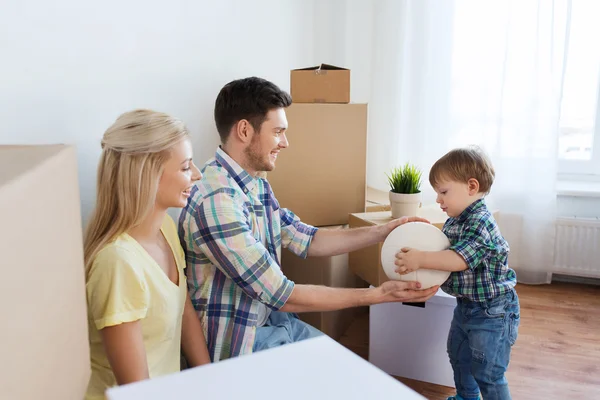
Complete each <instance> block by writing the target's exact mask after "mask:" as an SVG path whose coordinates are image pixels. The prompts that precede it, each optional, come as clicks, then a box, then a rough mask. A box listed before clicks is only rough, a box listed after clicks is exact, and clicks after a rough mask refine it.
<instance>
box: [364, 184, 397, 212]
mask: <svg viewBox="0 0 600 400" xmlns="http://www.w3.org/2000/svg"><path fill="white" fill-rule="evenodd" d="M365 208H366V209H365V211H366V212H377V211H390V210H391V209H392V207H391V206H390V196H389V193H388V192H384V191H383V190H377V189H374V188H372V187H367V203H366V204H365Z"/></svg>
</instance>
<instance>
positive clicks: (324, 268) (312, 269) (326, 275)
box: [281, 226, 362, 340]
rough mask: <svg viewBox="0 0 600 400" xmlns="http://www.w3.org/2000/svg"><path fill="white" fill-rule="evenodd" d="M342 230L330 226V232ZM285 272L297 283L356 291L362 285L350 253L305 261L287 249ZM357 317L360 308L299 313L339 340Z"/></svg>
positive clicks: (284, 257) (282, 258)
mask: <svg viewBox="0 0 600 400" xmlns="http://www.w3.org/2000/svg"><path fill="white" fill-rule="evenodd" d="M342 228H343V227H341V226H339V227H331V228H330V227H328V228H327V229H342ZM281 269H282V271H283V273H284V274H285V276H287V277H288V278H289V279H291V280H292V281H294V282H295V283H297V284H307V285H324V286H329V287H341V288H354V287H357V286H360V285H361V284H362V282H360V281H359V280H358V279H357V277H356V275H354V274H353V273H352V272H351V271H350V269H349V268H348V254H342V255H339V256H333V257H308V258H306V259H303V258H300V257H298V256H296V255H295V254H293V253H292V252H290V251H288V250H286V249H283V250H282V254H281ZM355 315H356V309H353V308H349V309H345V310H339V311H330V312H312V313H300V314H299V316H300V319H301V320H303V321H305V322H306V323H308V324H310V325H312V326H314V327H315V328H317V329H319V330H320V331H321V332H323V333H325V334H326V335H328V336H330V337H331V338H333V339H335V340H339V339H340V338H341V337H342V335H343V334H344V333H345V332H346V330H347V329H348V327H349V326H350V324H351V323H352V321H353V320H354V316H355Z"/></svg>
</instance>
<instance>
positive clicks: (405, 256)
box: [396, 220, 495, 274]
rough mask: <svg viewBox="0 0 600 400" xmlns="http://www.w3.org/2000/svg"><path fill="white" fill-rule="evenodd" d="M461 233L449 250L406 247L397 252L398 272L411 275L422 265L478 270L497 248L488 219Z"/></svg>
mask: <svg viewBox="0 0 600 400" xmlns="http://www.w3.org/2000/svg"><path fill="white" fill-rule="evenodd" d="M461 236H462V237H461V239H460V240H458V241H457V242H456V243H454V244H453V245H452V246H450V248H449V249H448V250H443V251H419V250H415V249H410V248H404V249H402V250H401V251H400V252H399V253H398V254H397V255H396V265H397V269H396V272H398V273H399V274H407V273H410V272H412V271H415V270H417V269H419V268H427V269H437V270H441V271H450V272H457V271H464V270H467V269H474V268H476V267H477V266H478V265H480V263H481V262H482V261H483V259H484V258H485V257H488V256H489V255H490V254H492V253H493V252H494V251H495V247H494V245H493V243H492V242H491V238H490V235H489V232H488V231H487V230H486V229H485V221H484V220H480V221H476V222H475V223H471V224H470V225H469V226H467V227H466V228H465V230H464V232H463V233H462V235H461Z"/></svg>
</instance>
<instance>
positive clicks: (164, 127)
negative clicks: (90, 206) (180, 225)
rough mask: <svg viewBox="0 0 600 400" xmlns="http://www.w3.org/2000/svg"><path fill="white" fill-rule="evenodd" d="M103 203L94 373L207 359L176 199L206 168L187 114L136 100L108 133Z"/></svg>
mask: <svg viewBox="0 0 600 400" xmlns="http://www.w3.org/2000/svg"><path fill="white" fill-rule="evenodd" d="M102 149H103V150H102V155H101V157H100V163H99V167H98V182H97V190H98V192H97V200H96V208H95V210H94V213H93V215H92V217H91V220H90V221H89V223H88V227H87V231H86V235H85V243H84V244H85V249H84V251H85V265H86V274H87V300H88V315H89V330H90V347H91V364H92V377H91V380H90V383H89V386H88V390H87V394H86V398H87V399H103V398H104V392H105V390H106V389H107V388H109V387H111V386H115V385H122V384H125V383H130V382H135V381H140V380H143V379H148V378H153V377H156V376H159V375H165V374H169V373H173V372H177V371H179V370H180V354H181V349H183V353H184V355H185V357H186V359H187V363H188V365H190V366H197V365H201V364H206V363H209V362H210V358H209V355H208V351H207V349H206V341H205V339H204V334H203V332H202V327H201V325H200V322H199V320H198V317H197V316H196V314H195V312H194V308H193V307H192V303H191V301H190V298H189V295H188V293H187V285H186V277H185V273H184V271H183V269H184V267H185V257H184V253H183V249H182V248H181V245H180V244H179V239H178V235H177V229H176V227H175V223H174V222H173V220H172V219H171V218H170V217H169V216H168V214H167V209H168V208H169V207H183V206H185V204H186V202H187V198H188V196H189V195H190V189H191V188H192V185H193V183H194V182H195V181H197V180H198V179H200V178H201V174H200V171H199V170H198V168H196V166H195V165H194V163H193V161H192V145H191V142H190V138H189V134H188V131H187V129H186V127H185V126H184V124H183V123H182V122H180V121H179V120H177V119H175V118H172V117H170V116H168V115H166V114H162V113H158V112H154V111H149V110H136V111H131V112H128V113H125V114H123V115H121V116H120V117H119V118H118V119H117V120H116V121H115V123H114V124H113V125H112V126H111V127H110V128H108V130H107V131H106V133H105V134H104V137H103V139H102Z"/></svg>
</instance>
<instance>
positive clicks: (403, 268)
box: [396, 247, 423, 275]
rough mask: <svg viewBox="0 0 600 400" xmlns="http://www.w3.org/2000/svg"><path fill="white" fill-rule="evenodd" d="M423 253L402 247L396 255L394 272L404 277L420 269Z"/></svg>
mask: <svg viewBox="0 0 600 400" xmlns="http://www.w3.org/2000/svg"><path fill="white" fill-rule="evenodd" d="M422 259H423V252H422V251H419V250H415V249H411V248H409V247H404V248H402V250H400V252H399V253H397V254H396V266H397V268H396V272H397V273H399V274H401V275H405V274H409V273H411V272H413V271H416V270H418V269H419V268H421V263H422Z"/></svg>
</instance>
